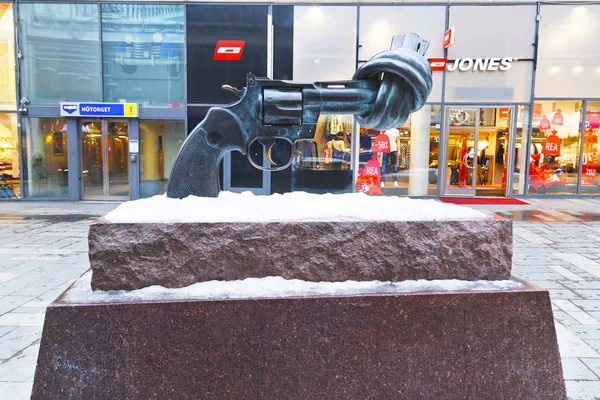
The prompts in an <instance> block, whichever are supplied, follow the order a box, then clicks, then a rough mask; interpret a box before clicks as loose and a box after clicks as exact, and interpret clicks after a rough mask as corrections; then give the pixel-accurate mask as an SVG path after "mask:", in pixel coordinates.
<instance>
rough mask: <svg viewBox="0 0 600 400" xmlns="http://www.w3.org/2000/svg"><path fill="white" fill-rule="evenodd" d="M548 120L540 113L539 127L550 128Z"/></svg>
mask: <svg viewBox="0 0 600 400" xmlns="http://www.w3.org/2000/svg"><path fill="white" fill-rule="evenodd" d="M550 128H551V126H550V121H548V118H546V116H545V115H542V119H541V120H540V129H550Z"/></svg>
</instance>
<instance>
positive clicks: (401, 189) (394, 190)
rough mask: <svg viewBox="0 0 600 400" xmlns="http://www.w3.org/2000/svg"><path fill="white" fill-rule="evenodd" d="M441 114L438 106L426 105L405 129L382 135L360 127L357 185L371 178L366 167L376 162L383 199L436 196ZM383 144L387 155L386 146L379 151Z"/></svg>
mask: <svg viewBox="0 0 600 400" xmlns="http://www.w3.org/2000/svg"><path fill="white" fill-rule="evenodd" d="M441 110H442V108H441V106H438V105H425V106H424V107H423V108H422V109H421V110H419V111H417V112H416V113H413V114H412V115H411V116H410V118H409V119H408V120H407V121H406V123H405V124H404V125H402V126H400V127H398V128H393V129H389V130H387V131H385V132H380V131H376V130H373V129H369V128H363V127H361V129H360V139H359V140H360V155H359V176H358V182H359V183H364V181H366V179H364V177H365V176H369V175H370V168H369V167H370V166H371V165H372V162H373V160H375V161H376V162H377V165H378V166H379V170H380V190H381V193H382V194H383V195H391V196H406V195H409V196H435V195H436V194H437V182H438V161H439V153H440V126H441V125H440V124H441ZM382 141H383V142H389V151H386V148H387V147H388V146H383V148H380V147H381V146H380V143H381V142H382ZM357 189H359V188H357ZM361 191H362V189H361Z"/></svg>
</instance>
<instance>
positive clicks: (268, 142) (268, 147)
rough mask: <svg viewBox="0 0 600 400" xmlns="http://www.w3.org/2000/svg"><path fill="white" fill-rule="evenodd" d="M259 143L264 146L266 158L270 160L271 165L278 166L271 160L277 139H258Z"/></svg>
mask: <svg viewBox="0 0 600 400" xmlns="http://www.w3.org/2000/svg"><path fill="white" fill-rule="evenodd" d="M258 141H259V142H260V144H262V145H263V148H264V149H265V156H266V157H267V160H269V162H270V163H271V165H275V166H276V165H277V163H276V162H275V161H273V159H272V158H271V150H273V145H274V144H275V139H258Z"/></svg>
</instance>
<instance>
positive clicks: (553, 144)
mask: <svg viewBox="0 0 600 400" xmlns="http://www.w3.org/2000/svg"><path fill="white" fill-rule="evenodd" d="M553 132H554V131H553ZM542 154H544V155H547V156H560V138H559V137H558V136H556V134H554V133H553V134H552V135H550V136H548V137H547V138H546V141H545V142H544V147H542Z"/></svg>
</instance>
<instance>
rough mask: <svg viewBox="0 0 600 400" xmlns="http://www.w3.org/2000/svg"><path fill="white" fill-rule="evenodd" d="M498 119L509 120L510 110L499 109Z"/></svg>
mask: <svg viewBox="0 0 600 400" xmlns="http://www.w3.org/2000/svg"><path fill="white" fill-rule="evenodd" d="M500 118H503V119H508V118H510V108H501V109H500Z"/></svg>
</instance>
